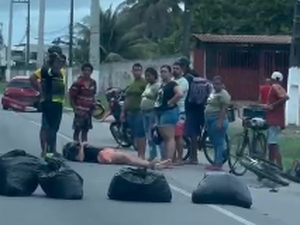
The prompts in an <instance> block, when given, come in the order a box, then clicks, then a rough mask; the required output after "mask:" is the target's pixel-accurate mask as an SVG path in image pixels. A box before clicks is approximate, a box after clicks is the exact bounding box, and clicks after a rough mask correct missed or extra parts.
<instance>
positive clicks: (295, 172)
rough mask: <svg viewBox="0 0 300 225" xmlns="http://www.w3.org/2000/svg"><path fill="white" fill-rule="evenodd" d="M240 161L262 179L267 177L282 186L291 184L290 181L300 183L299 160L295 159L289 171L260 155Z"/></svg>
mask: <svg viewBox="0 0 300 225" xmlns="http://www.w3.org/2000/svg"><path fill="white" fill-rule="evenodd" d="M240 162H241V165H243V166H244V167H245V168H247V170H249V171H251V172H253V173H254V174H255V175H257V176H258V177H259V178H260V179H264V178H265V179H268V180H270V181H273V182H274V183H277V184H280V185H282V186H289V184H290V182H289V181H292V182H295V183H300V176H299V171H300V164H299V162H298V161H295V162H294V164H293V166H292V168H291V169H290V170H288V171H284V170H283V169H282V168H281V167H279V166H278V165H276V164H274V163H272V162H270V161H268V160H266V159H264V158H259V157H258V158H256V159H253V158H251V157H243V158H242V159H241V161H240Z"/></svg>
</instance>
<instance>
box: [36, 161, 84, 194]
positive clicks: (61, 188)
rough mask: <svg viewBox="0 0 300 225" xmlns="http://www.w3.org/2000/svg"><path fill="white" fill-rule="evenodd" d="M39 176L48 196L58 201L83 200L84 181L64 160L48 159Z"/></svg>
mask: <svg viewBox="0 0 300 225" xmlns="http://www.w3.org/2000/svg"><path fill="white" fill-rule="evenodd" d="M47 163H48V165H47V166H46V167H45V168H44V171H43V172H42V173H41V174H40V176H39V184H40V186H41V188H42V190H43V191H44V192H45V194H46V196H47V197H49V198H56V199H74V200H75V199H82V198H83V179H82V177H81V176H80V175H79V174H78V173H76V172H75V171H74V170H73V169H72V168H71V167H69V166H68V165H67V164H66V163H65V162H64V161H63V160H62V159H56V158H53V159H48V161H47Z"/></svg>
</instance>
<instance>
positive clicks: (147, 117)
mask: <svg viewBox="0 0 300 225" xmlns="http://www.w3.org/2000/svg"><path fill="white" fill-rule="evenodd" d="M155 117H156V114H155V112H154V111H149V112H143V122H144V129H145V133H146V137H147V141H148V146H149V149H150V152H149V155H150V159H151V160H153V159H155V158H156V157H157V149H156V144H155V143H154V142H153V141H152V139H151V129H152V128H153V126H154V124H155Z"/></svg>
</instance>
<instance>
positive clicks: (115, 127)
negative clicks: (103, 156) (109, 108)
mask: <svg viewBox="0 0 300 225" xmlns="http://www.w3.org/2000/svg"><path fill="white" fill-rule="evenodd" d="M109 130H110V133H111V135H112V136H113V138H114V139H115V141H116V142H117V143H118V144H119V145H120V146H121V147H123V148H129V147H130V146H131V143H128V138H127V137H126V136H125V134H124V133H123V130H122V126H121V124H120V123H118V122H112V123H111V124H110V125H109Z"/></svg>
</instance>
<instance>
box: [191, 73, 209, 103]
mask: <svg viewBox="0 0 300 225" xmlns="http://www.w3.org/2000/svg"><path fill="white" fill-rule="evenodd" d="M210 92H211V85H210V84H209V82H208V81H207V80H206V79H204V78H202V77H192V81H191V83H190V88H189V96H188V102H189V103H192V104H197V105H200V104H204V103H205V102H206V100H207V98H208V96H209V94H210Z"/></svg>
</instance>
